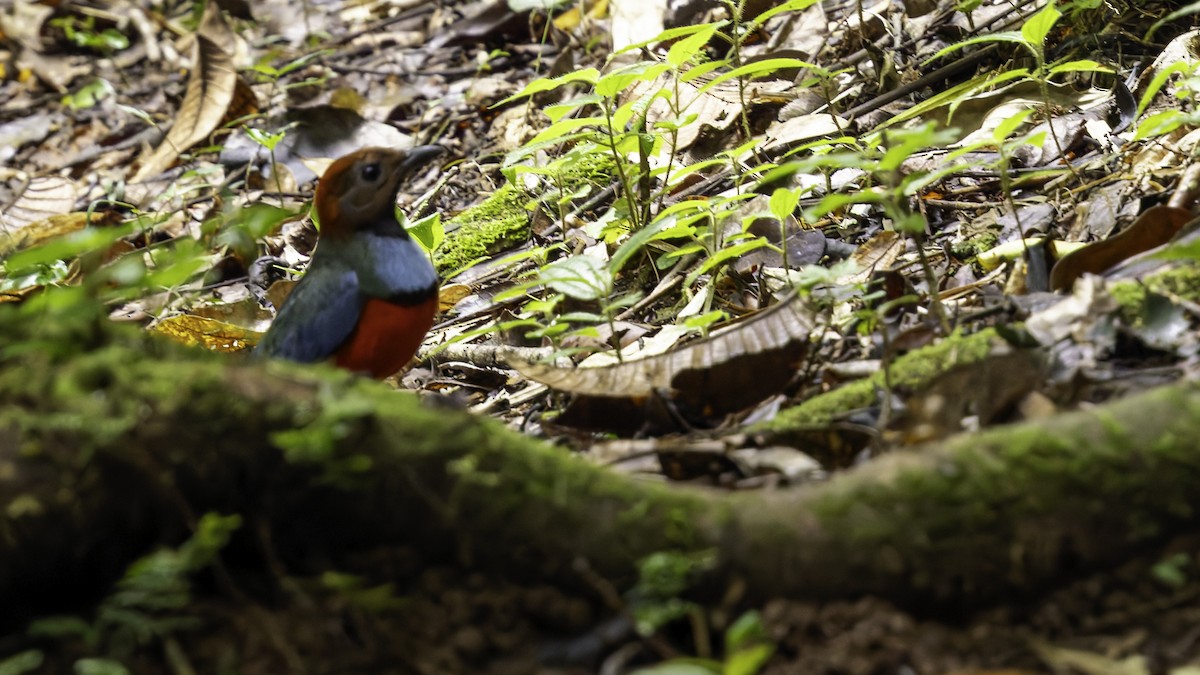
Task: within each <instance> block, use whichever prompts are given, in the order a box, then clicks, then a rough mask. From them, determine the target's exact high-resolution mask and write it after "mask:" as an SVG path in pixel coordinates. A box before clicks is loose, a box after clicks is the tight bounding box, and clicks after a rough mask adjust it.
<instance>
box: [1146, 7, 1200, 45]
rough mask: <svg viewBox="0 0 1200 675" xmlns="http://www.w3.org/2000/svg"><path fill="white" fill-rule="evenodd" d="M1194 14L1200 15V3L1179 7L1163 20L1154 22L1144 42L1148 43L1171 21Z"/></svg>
mask: <svg viewBox="0 0 1200 675" xmlns="http://www.w3.org/2000/svg"><path fill="white" fill-rule="evenodd" d="M1196 13H1200V2H1193V3H1192V4H1190V5H1185V6H1184V7H1180V8H1179V9H1177V10H1175V11H1174V12H1171V13H1170V14H1168V15H1166V16H1164V17H1163V18H1161V19H1159V20H1158V21H1155V22H1154V25H1153V26H1150V30H1148V31H1146V42H1149V41H1150V38H1152V37H1154V34H1155V33H1156V32H1158V29H1159V28H1162V27H1163V26H1165V25H1166V24H1168V23H1171V22H1172V21H1174V20H1176V19H1179V18H1182V17H1185V16H1187V15H1189V14H1196Z"/></svg>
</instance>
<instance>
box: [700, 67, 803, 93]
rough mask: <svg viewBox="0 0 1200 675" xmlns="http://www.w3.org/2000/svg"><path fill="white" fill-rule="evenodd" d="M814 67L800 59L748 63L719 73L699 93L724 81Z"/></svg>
mask: <svg viewBox="0 0 1200 675" xmlns="http://www.w3.org/2000/svg"><path fill="white" fill-rule="evenodd" d="M816 67H817V66H814V65H813V64H811V63H809V62H808V61H801V60H800V59H765V60H762V61H755V62H754V63H748V64H746V65H744V66H741V67H738V68H734V69H733V70H731V71H729V72H727V73H721V74H720V75H718V76H716V77H714V78H713V79H711V80H709V81H708V82H706V83H705V84H704V86H703V87H700V93H704V92H706V91H708V90H709V89H712V88H713V87H715V86H717V85H718V84H720V83H722V82H725V81H726V80H732V79H734V78H738V77H750V78H753V77H755V76H758V75H769V74H771V73H774V72H775V71H777V70H783V69H785V68H816Z"/></svg>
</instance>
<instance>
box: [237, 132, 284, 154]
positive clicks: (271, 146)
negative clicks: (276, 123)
mask: <svg viewBox="0 0 1200 675" xmlns="http://www.w3.org/2000/svg"><path fill="white" fill-rule="evenodd" d="M242 128H243V129H244V130H245V132H246V135H247V136H249V137H250V140H252V141H254V142H255V143H258V144H259V145H261V146H263V147H264V148H266V149H267V150H269V151H271V152H275V146H277V145H279V142H280V141H282V140H283V139H284V137H285V136H287V130H286V129H285V130H283V131H280V132H279V133H275V134H272V133H270V132H267V131H263V130H262V129H255V128H254V127H242Z"/></svg>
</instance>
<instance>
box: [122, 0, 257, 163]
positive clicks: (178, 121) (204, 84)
mask: <svg viewBox="0 0 1200 675" xmlns="http://www.w3.org/2000/svg"><path fill="white" fill-rule="evenodd" d="M228 33H229V27H228V26H226V25H225V21H224V19H222V18H221V12H220V11H219V10H218V9H216V5H215V4H214V5H210V6H209V8H208V10H207V12H206V13H205V18H204V23H203V24H202V25H201V27H200V31H199V32H198V33H197V34H196V43H195V47H194V49H193V63H194V64H195V65H194V67H193V68H192V72H191V75H190V76H189V77H188V85H187V93H185V94H184V97H183V104H182V105H181V106H180V108H179V114H178V115H176V117H175V124H174V125H173V126H172V127H171V131H169V132H168V133H167V137H166V138H165V139H163V142H162V144H160V145H159V146H158V147H157V148H155V149H154V150H152V151H150V152H149V153H148V154H147V155H146V156H145V157H144V158H143V159H142V166H141V168H140V169H138V172H137V174H135V175H134V177H133V180H134V181H135V182H136V181H142V180H145V179H146V178H149V177H150V176H154V175H156V174H159V173H162V172H163V171H164V170H166V169H167V168H168V167H170V166H171V164H172V163H174V162H175V160H176V159H177V158H178V157H179V155H180V153H182V152H184V151H185V150H187V149H188V148H190V147H192V146H194V145H196V144H197V143H200V142H201V141H204V140H205V139H207V138H208V137H209V135H210V134H212V132H214V131H216V130H217V128H218V127H219V126H220V125H221V121H222V120H223V119H225V116H226V114H227V113H228V112H229V110H230V108H231V106H232V104H233V103H234V99H235V97H236V96H235V95H236V94H237V93H238V74H237V70H235V69H234V66H233V57H232V56H231V55H230V54H229V53H228V52H226V51H225V50H224V49H222V48H221V46H220V43H219V42H218V39H217V38H219V37H220V36H224V35H226V34H228ZM213 36H217V38H214V37H213ZM248 91H249V89H248V88H246V87H244V85H243V88H242V96H243V99H245V96H246V92H248ZM242 107H245V105H243V106H242Z"/></svg>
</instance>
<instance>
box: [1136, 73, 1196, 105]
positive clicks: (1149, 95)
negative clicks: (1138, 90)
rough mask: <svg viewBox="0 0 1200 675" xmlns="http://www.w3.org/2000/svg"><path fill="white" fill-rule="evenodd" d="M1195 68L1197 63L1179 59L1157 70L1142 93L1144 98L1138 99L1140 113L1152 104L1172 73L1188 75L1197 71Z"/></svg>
mask: <svg viewBox="0 0 1200 675" xmlns="http://www.w3.org/2000/svg"><path fill="white" fill-rule="evenodd" d="M1195 70H1196V64H1194V63H1187V62H1184V61H1178V62H1176V63H1172V64H1171V65H1169V66H1167V67H1166V68H1163V69H1161V70H1159V71H1158V72H1156V73H1155V74H1154V78H1153V79H1151V80H1150V84H1149V85H1147V86H1146V91H1145V93H1143V94H1142V100H1140V101H1138V115H1141V114H1142V113H1144V112H1146V106H1148V105H1150V101H1153V100H1154V97H1155V96H1157V95H1158V92H1159V91H1160V90H1161V89H1162V87H1163V85H1164V84H1166V83H1167V80H1168V79H1170V77H1171V76H1172V75H1175V74H1176V73H1181V74H1183V75H1184V76H1185V77H1186V76H1188V75H1191V74H1192V73H1193V72H1195Z"/></svg>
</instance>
